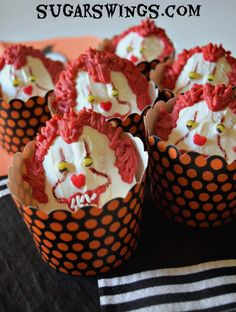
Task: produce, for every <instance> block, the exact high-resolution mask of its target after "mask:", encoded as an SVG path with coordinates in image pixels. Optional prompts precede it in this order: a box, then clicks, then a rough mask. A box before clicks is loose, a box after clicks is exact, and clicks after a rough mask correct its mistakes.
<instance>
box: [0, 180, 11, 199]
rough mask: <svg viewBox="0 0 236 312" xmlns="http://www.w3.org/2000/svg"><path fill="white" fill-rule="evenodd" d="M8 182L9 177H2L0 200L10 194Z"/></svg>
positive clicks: (0, 181)
mask: <svg viewBox="0 0 236 312" xmlns="http://www.w3.org/2000/svg"><path fill="white" fill-rule="evenodd" d="M7 182H8V178H7V176H2V177H0V198H1V197H3V196H5V195H8V194H10V192H9V190H8V188H7Z"/></svg>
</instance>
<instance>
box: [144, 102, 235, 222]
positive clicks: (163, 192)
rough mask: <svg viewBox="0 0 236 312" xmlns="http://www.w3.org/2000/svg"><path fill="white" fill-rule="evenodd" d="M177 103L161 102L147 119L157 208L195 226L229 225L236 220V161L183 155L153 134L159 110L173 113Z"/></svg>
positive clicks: (179, 220)
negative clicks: (163, 108)
mask: <svg viewBox="0 0 236 312" xmlns="http://www.w3.org/2000/svg"><path fill="white" fill-rule="evenodd" d="M173 103H174V100H170V101H169V102H168V103H164V102H158V103H157V104H156V105H155V107H154V108H153V109H152V110H150V111H149V112H148V114H147V118H146V120H145V122H146V126H147V128H148V133H149V136H148V138H147V145H148V152H149V177H150V183H151V194H152V198H153V202H154V204H155V206H156V207H157V208H158V209H160V210H161V211H162V212H163V213H164V214H165V215H166V216H167V217H170V218H172V219H174V220H175V221H177V222H179V223H183V224H186V225H189V226H193V227H213V226H220V225H223V224H226V223H228V222H230V221H231V220H233V219H234V218H235V217H236V161H234V162H232V163H231V164H228V163H227V162H226V161H225V159H224V158H222V157H220V156H210V157H207V158H206V156H204V155H202V154H199V153H197V152H187V153H184V154H181V153H180V152H179V150H178V149H177V148H176V147H175V146H173V145H166V143H165V142H164V141H162V140H161V139H160V138H158V137H157V136H155V135H153V125H154V122H155V120H157V119H158V112H159V107H160V106H163V105H165V107H168V108H169V110H171V108H172V106H173Z"/></svg>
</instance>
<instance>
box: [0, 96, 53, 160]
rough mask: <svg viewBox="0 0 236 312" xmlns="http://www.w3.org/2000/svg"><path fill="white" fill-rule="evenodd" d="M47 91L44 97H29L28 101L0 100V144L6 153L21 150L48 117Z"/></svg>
mask: <svg viewBox="0 0 236 312" xmlns="http://www.w3.org/2000/svg"><path fill="white" fill-rule="evenodd" d="M51 94H52V93H51V92H48V93H47V94H46V96H45V97H31V98H30V99H29V100H28V101H26V102H24V101H22V100H17V99H13V100H11V101H10V102H9V103H6V102H4V101H0V145H1V146H2V148H3V149H4V150H5V151H6V152H7V153H8V154H10V155H11V154H14V153H16V152H20V151H22V150H23V148H24V146H25V145H26V144H27V143H28V142H30V141H32V140H33V139H34V138H35V136H36V134H37V132H38V131H39V130H40V128H41V127H42V126H44V125H45V123H46V121H48V120H49V119H50V112H49V109H48V99H49V97H50V96H51Z"/></svg>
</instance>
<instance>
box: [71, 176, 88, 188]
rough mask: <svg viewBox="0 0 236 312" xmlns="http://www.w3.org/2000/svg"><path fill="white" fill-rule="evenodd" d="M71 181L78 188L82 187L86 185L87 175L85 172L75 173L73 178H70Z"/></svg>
mask: <svg viewBox="0 0 236 312" xmlns="http://www.w3.org/2000/svg"><path fill="white" fill-rule="evenodd" d="M70 180H71V182H72V183H73V184H74V186H76V187H77V188H81V187H83V186H84V185H85V180H86V179H85V175H84V174H78V175H76V174H74V175H73V176H72V177H71V178H70Z"/></svg>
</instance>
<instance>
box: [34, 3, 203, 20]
mask: <svg viewBox="0 0 236 312" xmlns="http://www.w3.org/2000/svg"><path fill="white" fill-rule="evenodd" d="M200 9H201V5H195V6H194V5H191V4H188V5H168V6H166V7H162V6H160V5H158V4H151V5H145V4H138V5H131V6H127V5H124V4H117V3H110V4H109V3H107V4H104V5H103V4H94V5H91V4H89V3H85V4H78V5H72V4H69V3H66V4H39V5H38V6H37V7H36V11H37V18H38V19H45V18H47V17H54V18H56V17H62V16H65V17H72V18H76V17H77V18H92V19H100V18H102V17H107V18H113V17H121V18H132V17H142V18H144V17H148V18H150V19H156V18H159V17H162V16H167V17H170V18H173V17H175V16H184V17H194V16H200Z"/></svg>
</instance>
